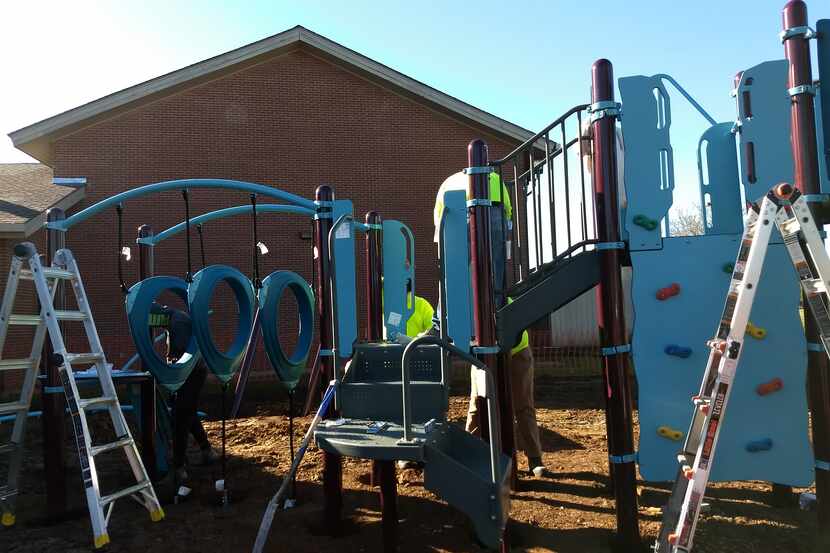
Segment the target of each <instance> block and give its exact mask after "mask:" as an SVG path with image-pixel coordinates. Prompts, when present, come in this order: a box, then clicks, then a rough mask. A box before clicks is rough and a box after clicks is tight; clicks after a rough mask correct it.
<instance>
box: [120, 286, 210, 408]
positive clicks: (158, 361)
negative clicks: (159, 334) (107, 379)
mask: <svg viewBox="0 0 830 553" xmlns="http://www.w3.org/2000/svg"><path fill="white" fill-rule="evenodd" d="M165 291H169V292H171V293H173V294H175V295H176V296H178V297H179V298H180V299H181V300H182V301H183V302H187V283H186V282H185V281H184V280H183V279H181V278H176V277H171V276H157V277H151V278H148V279H146V280H142V281H141V282H138V283H136V284H134V285H133V286H132V287H131V288H130V289H129V290H128V292H127V298H126V307H127V321H128V322H129V325H130V333H131V334H132V336H133V342H134V343H135V347H136V351H137V352H138V354H139V356H140V357H141V362H142V363H143V366H144V367H145V368H146V369H147V370H148V371H150V373H151V374H152V375H153V376H154V377H155V378H156V380H157V381H158V383H159V384H161V385H162V386H163V387H164V388H166V389H167V390H169V391H171V392H175V391H176V390H178V389H179V388H180V387H181V385H182V384H184V381H185V380H187V377H188V376H189V375H190V372H191V371H192V370H193V367H194V366H195V365H196V362H197V361H198V360H199V356H200V354H199V347H198V345H197V343H196V340H195V338H193V337H191V339H190V342H189V343H188V344H187V349H186V350H185V353H184V355H182V356H181V357H180V358H179V359H178V360H177V361H176V362H175V363H168V362H167V361H166V360H165V359H164V358H163V357H162V356H161V355H159V353H158V352H157V351H156V350H155V349H154V348H153V336H152V335H151V331H150V323H151V321H152V320H154V319H157V318H158V315H159V313H158V309H159V304H158V303H157V302H156V299H157V298H158V297H159V296H160V295H161V294H162V293H163V292H165Z"/></svg>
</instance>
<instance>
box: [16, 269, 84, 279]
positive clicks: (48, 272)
mask: <svg viewBox="0 0 830 553" xmlns="http://www.w3.org/2000/svg"><path fill="white" fill-rule="evenodd" d="M43 275H44V276H45V277H46V278H60V279H63V280H72V279H73V278H75V275H74V274H72V273H70V272H69V271H67V270H65V269H58V268H57V267H44V268H43ZM20 278H25V279H26V280H34V277H33V276H32V271H31V270H29V269H23V270H22V271H20Z"/></svg>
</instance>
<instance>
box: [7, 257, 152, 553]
mask: <svg viewBox="0 0 830 553" xmlns="http://www.w3.org/2000/svg"><path fill="white" fill-rule="evenodd" d="M14 254H15V257H14V259H13V260H12V266H11V269H10V271H9V279H8V281H7V285H6V291H5V293H4V296H3V304H2V307H0V350H2V345H3V342H4V340H5V337H6V333H7V331H8V328H9V325H34V326H36V330H35V337H34V342H33V344H32V350H31V351H32V353H31V354H30V356H29V358H28V359H25V360H17V361H16V360H7V361H6V363H5V364H6V365H7V366H11V365H13V364H16V365H15V366H16V368H22V369H25V370H26V376H25V380H24V385H23V388H22V391H21V397H20V400H19V401H17V402H15V403H12V404H5V405H2V406H0V413H16V415H17V419H16V420H15V425H14V429H13V433H12V441H11V443H9V444H8V445H6V446H5V448H6V449H7V450H8V451H9V452H10V453H11V455H12V459H11V463H10V468H9V476H8V478H9V482H8V485H7V487H6V489H7V491H6V492H5V493H4V494H3V497H2V499H3V505H2V506H3V524H4V525H5V526H9V525H11V524H14V518H15V517H14V511H13V507H14V497H15V495H16V493H17V489H16V488H17V479H18V476H19V472H20V464H21V460H22V455H23V444H22V442H23V430H24V425H25V421H26V418H27V415H28V411H29V406H30V404H31V399H32V391H33V388H34V382H35V379H36V377H37V371H38V369H39V357H40V351H41V350H42V348H43V343H44V340H45V338H46V334H47V333H48V334H49V338H50V340H51V343H52V348H53V351H54V352H55V354H57V355H59V356H60V358H61V361H60V376H61V381H62V385H63V391H64V394H65V395H66V400H67V403H68V405H69V413H70V416H71V418H72V423H73V428H74V430H75V441H76V444H77V447H78V458H79V460H80V466H81V474H82V477H83V482H84V488H85V489H86V500H87V506H88V508H89V514H90V518H91V521H92V531H93V535H94V542H95V547H96V548H98V547H102V546H104V545H106V544H107V543H109V535H108V533H107V523H108V522H109V519H110V515H111V514H112V510H113V508H114V507H115V502H116V500H118V499H120V498H122V497H132V498H134V499H135V500H136V501H138V502H139V503H140V504H141V505H143V506H144V507H145V508H146V509H147V510H148V511H149V512H150V517H151V518H152V520H153V521H159V520H161V519H162V518H163V517H164V511H163V510H162V508H161V505H160V504H159V501H158V498H157V497H156V494H155V491H154V490H153V485H152V483H151V481H150V478H149V476H148V475H147V472H146V471H145V469H144V465H143V464H142V462H141V458H140V456H139V453H138V449H137V448H136V445H135V442H134V441H133V438H132V435H131V434H130V430H129V427H128V426H127V422H126V420H124V414H123V413H122V411H121V405H120V403H119V401H118V396H117V394H116V391H115V386H114V384H113V381H112V377H111V376H110V373H109V370H110V366H109V364H108V363H107V360H106V356H105V354H104V351H103V349H102V347H101V342H100V340H99V338H98V331H97V329H96V327H95V321H94V319H93V317H92V309H91V307H90V305H89V301H88V300H87V296H86V292H85V290H84V286H83V283H82V281H81V275H80V272H79V271H78V266H77V264H76V263H75V259H74V258H73V257H72V253H71V252H70V251H69V250H66V249H63V250H59V251H58V252H57V255H56V259H55V262H54V265H52V266H47V267H44V266H43V265H42V264H41V262H40V256H39V255H38V253H37V250H36V249H35V247H34V245H33V244H31V243H23V244H18V245H17V246H16V247H15V252H14ZM24 263H27V264H28V266H29V269H28V270H24V269H23V265H24ZM21 278H25V279H30V280H32V281H34V284H35V289H36V290H37V296H38V300H39V303H40V306H41V307H40V313H39V314H37V315H18V314H15V313H13V312H12V309H13V306H14V300H15V297H16V295H17V287H18V282H19V281H20V279H21ZM58 281H68V282H69V283H71V286H72V290H73V292H74V294H75V299H76V302H77V305H78V310H77V311H65V310H59V309H56V308H55V305H54V299H55V293H56V291H57V289H58ZM59 321H76V322H81V323H83V326H84V332H85V334H86V338H87V340H88V342H89V347H90V351H89V352H83V353H70V352H68V351H67V348H66V345H65V344H64V341H63V333H62V330H61V327H60V326H59ZM78 365H81V366H83V365H92V366H93V367H94V369H93V370H94V371H95V373H96V375H97V377H98V380H99V381H100V385H101V389H102V392H103V393H102V395H100V396H98V397H90V398H82V397H81V395H80V393H79V390H78V385H77V383H76V382H75V376H74V371H73V367H74V366H78ZM99 406H105V407H106V408H107V412H108V414H109V417H110V421H111V424H112V428H113V431H114V433H115V439H114V440H113V441H110V442H108V443H103V444H101V443H99V444H96V443H95V442H94V441H93V439H92V435H91V434H90V429H89V425H88V423H87V416H86V411H87V409H90V408H94V407H99ZM117 450H122V451H123V452H124V453H125V454H126V456H127V460H128V462H129V464H130V468H131V469H132V472H133V476H134V478H135V480H136V483H135V484H133V485H132V486H129V487H126V488H123V489H120V490H116V491H114V492H111V493H108V494H106V495H104V494H102V493H101V490H100V489H99V484H98V475H97V471H96V465H95V457H97V456H98V455H100V454H102V453H107V452H110V451H117Z"/></svg>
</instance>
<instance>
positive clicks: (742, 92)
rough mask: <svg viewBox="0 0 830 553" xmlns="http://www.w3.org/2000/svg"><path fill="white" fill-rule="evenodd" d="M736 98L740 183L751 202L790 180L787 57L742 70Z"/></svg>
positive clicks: (791, 159)
mask: <svg viewBox="0 0 830 553" xmlns="http://www.w3.org/2000/svg"><path fill="white" fill-rule="evenodd" d="M737 100H738V123H739V124H740V132H739V135H738V141H739V146H740V147H739V150H740V157H741V183H742V184H743V186H744V194H745V196H746V199H747V201H751V202H754V201H756V200H758V199H759V198H762V197H763V196H764V194H766V193H767V192H769V189H770V188H772V187H773V186H775V185H776V184H778V183H780V182H792V181H793V155H792V149H791V146H790V99H789V96H787V61H786V60H775V61H765V62H764V63H762V64H760V65H756V66H755V67H751V68H749V69H747V70H746V71H744V72H743V75H742V76H741V82H740V83H739V84H738V89H737ZM747 101H748V105H747ZM750 151H751V152H752V155H751V156H750V155H749V152H750ZM753 167H754V170H752V171H751V169H752V168H753ZM776 235H777V231H776Z"/></svg>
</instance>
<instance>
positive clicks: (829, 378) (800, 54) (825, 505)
mask: <svg viewBox="0 0 830 553" xmlns="http://www.w3.org/2000/svg"><path fill="white" fill-rule="evenodd" d="M782 19H783V26H784V31H786V30H787V29H793V28H796V27H806V26H807V6H806V4H805V3H804V2H802V1H801V0H792V1H791V2H788V3H787V4H786V5H785V6H784V10H783V18H782ZM784 56H785V57H786V58H787V61H788V62H789V63H790V66H789V71H788V72H787V88H789V89H790V106H791V107H790V113H791V120H790V137H791V143H792V151H793V162H794V169H795V175H794V180H795V186H796V188H798V189H799V190H800V191H801V192H803V193H804V194H818V193H819V192H820V190H819V176H818V175H819V172H818V147H817V142H816V118H815V115H816V114H815V107H814V105H813V96H814V94H815V93H814V91H813V90H812V89H811V88H810V87H812V85H813V74H812V69H811V67H810V45H809V43H808V42H807V37H806V36H804V35H801V34H799V35H795V36H792V37H790V38H786V39H785V40H784ZM796 87H803V88H796ZM825 117H826V115H825ZM813 214H814V215H815V216H816V224H817V225H818V227H819V228H821V226H822V224H824V223H825V222H826V221H824V220H821V219H820V218H819V216H818V213H816V212H815V210H814V213H813ZM804 333H805V335H806V338H807V343H808V344H809V343H814V344H820V343H821V338H820V335H819V331H818V327H817V326H816V322H815V319H814V318H813V317H805V319H804ZM807 374H808V380H809V385H808V389H809V392H810V410H811V414H812V423H813V453H814V455H815V458H816V461H817V463H816V465H817V466H816V496H817V498H818V509H817V512H818V518H819V527H820V528H823V529H824V530H825V531H827V530H828V528H830V471H828V470H827V465H826V464H825V463H828V462H830V366H828V360H827V355H826V354H825V353H824V352H823V351H821V352H816V351H809V350H808V351H807ZM819 465H820V466H819Z"/></svg>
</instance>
